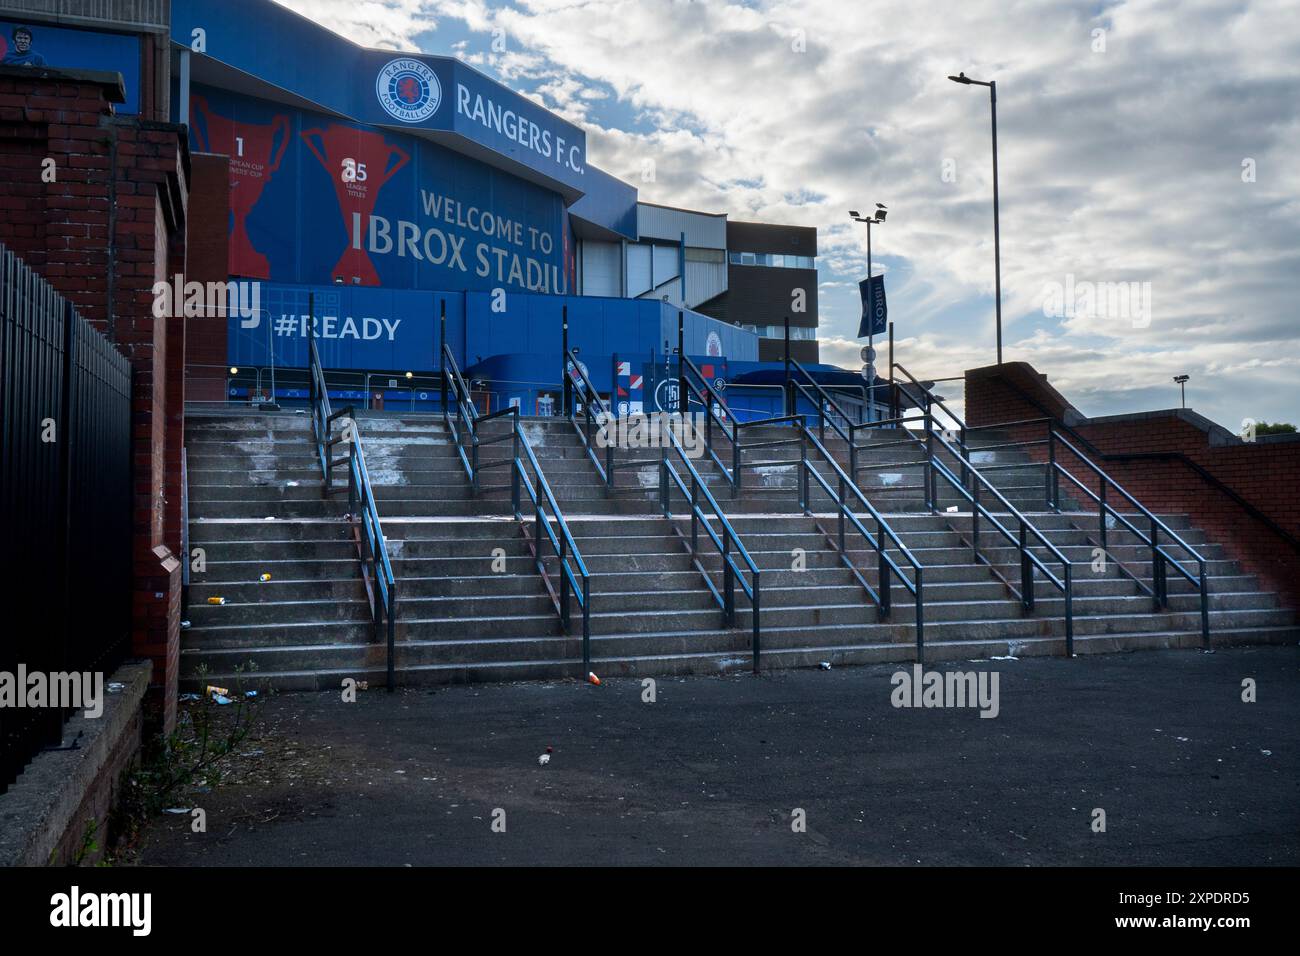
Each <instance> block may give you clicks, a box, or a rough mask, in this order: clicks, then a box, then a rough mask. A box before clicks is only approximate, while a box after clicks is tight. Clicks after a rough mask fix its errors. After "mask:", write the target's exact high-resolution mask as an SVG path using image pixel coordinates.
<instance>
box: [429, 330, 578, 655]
mask: <svg viewBox="0 0 1300 956" xmlns="http://www.w3.org/2000/svg"><path fill="white" fill-rule="evenodd" d="M443 322H444V330H445V316H444V319H443ZM441 365H442V373H443V375H442V377H443V383H444V386H443V387H444V399H443V402H442V409H443V413H442V414H443V421H444V422H445V423H446V426H447V429H448V432H449V433H450V434H451V435H452V436H453V437H454V438H455V441H456V447H457V451H458V453H459V455H460V460H461V463H462V464H463V465H464V466H465V471H466V474H467V475H468V476H469V480H470V487H471V488H472V489H473V494H475V495H477V494H478V492H479V475H480V474H481V472H482V471H483V469H485V468H492V467H495V466H497V465H501V464H506V463H507V462H494V463H488V464H484V463H482V462H480V460H479V449H480V448H481V447H482V446H484V445H491V444H495V443H497V442H502V441H510V442H511V443H512V446H513V447H512V449H511V454H510V458H509V459H508V464H509V466H510V503H511V509H512V511H513V513H514V518H515V520H516V521H517V522H519V528H520V531H521V532H522V533H523V536H524V540H525V541H526V542H527V544H528V547H529V550H530V551H531V552H532V556H533V567H534V568H535V569H536V570H537V573H538V574H539V575H540V576H541V578H542V583H543V585H544V586H545V587H546V591H547V594H548V595H549V596H550V598H551V604H552V605H553V606H554V607H555V611H556V613H557V614H558V615H559V618H560V627H561V629H562V630H563V631H564V632H565V633H566V634H567V633H568V630H569V626H570V622H571V621H572V616H571V611H570V606H569V604H570V602H569V596H570V594H572V595H573V598H574V600H576V601H577V602H578V608H579V610H581V611H582V671H583V676H584V677H586V676H588V675H589V674H590V673H591V573H590V572H589V571H588V570H587V564H586V562H585V561H583V559H582V552H581V550H579V548H578V543H577V541H575V540H574V538H573V533H572V531H570V529H569V523H568V521H567V520H566V519H565V517H564V512H563V511H562V510H561V509H560V504H559V502H558V501H556V500H555V494H554V492H553V491H552V490H551V485H550V482H548V481H547V480H546V474H545V472H543V471H542V466H541V464H540V463H539V462H538V461H537V455H536V454H535V453H534V452H533V446H532V443H531V442H530V441H529V440H528V436H527V435H525V434H524V430H523V427H522V425H521V422H520V418H519V407H518V406H517V405H510V406H507V407H506V408H502V409H500V410H498V411H495V412H491V413H489V414H486V415H480V414H479V413H478V410H477V409H476V408H475V407H474V403H473V401H472V400H471V398H470V393H469V389H468V387H467V386H466V385H465V380H464V379H463V378H462V377H461V374H460V369H459V368H458V367H457V365H456V357H455V356H454V355H453V354H452V352H451V349H450V348H449V347H448V346H447V344H446V336H445V335H444V336H443V345H442V350H441ZM448 388H449V389H450V390H451V391H452V392H453V393H454V394H453V396H452V397H453V399H454V404H455V407H456V417H455V418H454V419H453V417H452V415H451V406H450V404H449V403H448V402H447V401H446V396H445V390H446V389H448ZM498 419H509V422H510V423H509V427H508V430H507V432H506V433H505V434H503V435H495V436H491V437H486V438H485V437H483V436H482V435H480V434H479V429H480V427H481V426H483V425H484V424H486V423H488V422H491V421H495V420H498ZM466 440H468V442H469V454H468V455H467V454H466V453H465V442H466ZM521 455H522V457H521ZM525 461H526V462H527V463H528V466H529V468H531V469H532V475H533V477H532V478H530V477H529V474H528V470H527V469H526V468H525V467H524V462H525ZM534 479H535V481H536V484H535V485H534ZM521 488H522V489H523V490H524V492H526V493H527V495H528V500H529V502H530V503H531V505H532V509H531V510H532V515H533V527H532V534H531V536H530V535H529V528H528V523H527V519H525V517H524V512H523V508H522V498H521V497H520V494H519V492H520V489H521ZM547 509H549V512H550V514H549V516H548V514H547ZM552 521H554V524H555V526H556V527H555V528H553V527H552V526H551V524H552ZM557 528H558V530H559V533H558V534H557V533H556V529H557ZM543 536H545V539H546V541H547V542H548V543H549V544H550V547H551V551H552V552H553V553H554V555H555V559H556V562H557V566H558V578H559V582H558V583H559V588H558V590H557V589H556V587H555V586H554V585H553V584H552V583H551V575H550V572H549V571H547V569H546V555H545V552H544V549H543V545H542V539H543Z"/></svg>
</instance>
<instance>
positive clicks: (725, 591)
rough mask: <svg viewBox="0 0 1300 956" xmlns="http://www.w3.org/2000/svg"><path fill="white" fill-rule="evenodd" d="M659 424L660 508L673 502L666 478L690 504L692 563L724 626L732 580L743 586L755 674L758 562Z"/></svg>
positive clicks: (732, 616)
mask: <svg viewBox="0 0 1300 956" xmlns="http://www.w3.org/2000/svg"><path fill="white" fill-rule="evenodd" d="M683 427H689V425H686V424H685V423H683ZM661 428H663V430H664V431H666V432H667V441H665V440H664V437H663V436H662V435H661V436H660V440H659V449H660V465H659V504H660V507H661V508H662V509H663V513H664V517H665V518H672V502H671V495H670V486H669V482H670V481H671V482H672V484H675V485H676V486H677V489H678V490H679V491H680V492H681V493H682V496H683V497H685V498H686V500H687V502H688V503H689V504H690V510H691V536H690V549H691V562H692V564H693V565H694V566H695V568H696V570H698V571H699V572H700V574H701V575H702V576H703V577H704V583H705V585H707V586H708V589H709V591H710V592H711V593H712V594H713V597H714V600H716V601H717V602H718V605H719V607H721V608H722V618H723V625H724V626H726V627H734V626H735V624H736V593H735V582H736V580H737V579H739V581H740V587H741V590H743V591H744V592H745V596H746V597H748V598H749V602H750V606H751V609H752V616H753V621H752V632H753V639H752V643H751V651H752V655H753V667H754V673H755V674H757V673H758V670H759V657H760V654H761V647H762V628H761V624H760V620H759V618H760V610H761V608H762V590H761V588H760V572H759V569H758V565H757V564H756V563H755V562H754V559H753V558H752V557H750V554H749V551H748V550H747V549H746V548H745V545H744V543H743V542H742V541H741V540H740V536H739V535H738V534H736V529H735V528H733V527H732V526H731V522H730V521H728V520H727V516H726V514H724V513H723V511H722V508H721V507H719V505H718V502H717V499H716V498H714V497H713V494H712V492H710V491H709V487H708V485H707V484H706V483H705V482H704V479H703V478H701V477H700V473H699V471H697V470H696V468H695V465H694V463H692V461H691V459H690V457H689V456H688V455H687V454H686V452H685V450H684V449H683V448H682V446H681V442H679V441H678V440H677V436H676V434H674V433H673V430H672V427H671V426H670V425H669V424H668V423H663V424H662V425H661ZM669 451H672V452H674V453H675V454H676V455H677V457H678V458H679V459H680V460H681V463H682V464H684V465H685V466H686V471H687V473H688V474H689V476H690V486H689V488H688V487H687V484H686V480H685V479H684V478H683V477H682V476H681V473H680V472H679V471H678V469H677V466H676V465H675V464H673V462H672V461H671V460H670V458H669V454H668V453H669ZM701 496H703V500H704V503H705V504H707V505H708V506H709V508H710V509H711V510H712V512H713V514H714V516H715V517H716V518H717V520H718V523H719V524H720V525H721V527H722V534H721V535H719V534H718V533H717V532H716V531H715V530H714V529H713V526H712V525H711V524H710V523H709V520H708V516H707V515H706V514H705V512H704V510H703V509H702V508H701V507H700V499H701ZM701 524H703V525H704V531H705V533H706V534H707V535H708V536H709V540H710V541H712V542H713V544H714V546H715V547H716V548H717V549H718V554H719V555H721V557H722V591H721V593H720V592H719V591H718V589H717V587H715V586H714V584H713V581H712V579H711V578H710V577H709V574H708V571H706V570H705V568H704V565H703V564H702V563H701V561H700V555H699V526H700V525H701ZM675 528H676V526H675V525H674V529H675ZM679 533H680V532H679ZM733 547H734V549H735V553H736V554H739V555H740V557H741V559H742V560H743V561H744V563H745V566H746V567H748V568H749V573H750V575H751V579H752V581H753V583H752V585H751V584H749V583H747V582H746V581H745V576H744V574H743V573H741V570H740V566H739V565H737V564H736V561H735V558H733V557H732V554H731V551H732V548H733Z"/></svg>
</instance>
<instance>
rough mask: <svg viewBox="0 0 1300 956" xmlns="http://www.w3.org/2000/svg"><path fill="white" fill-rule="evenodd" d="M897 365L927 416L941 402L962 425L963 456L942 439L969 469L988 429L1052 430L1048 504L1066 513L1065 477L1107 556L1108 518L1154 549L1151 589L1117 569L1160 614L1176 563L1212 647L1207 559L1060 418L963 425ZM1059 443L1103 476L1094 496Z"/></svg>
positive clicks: (1048, 438) (957, 420)
mask: <svg viewBox="0 0 1300 956" xmlns="http://www.w3.org/2000/svg"><path fill="white" fill-rule="evenodd" d="M893 367H894V368H895V369H897V370H898V371H900V372H902V373H903V375H905V376H906V377H907V379H908V380H909V381H910V382H911V383H912V384H913V385H915V386H916V387H917V388H919V389H920V390H921V393H922V395H923V396H924V397H925V411H926V415H927V418H928V417H929V416H930V412H929V410H928V409H929V405H930V403H931V402H932V401H933V402H934V403H935V404H939V405H940V406H941V407H942V408H943V410H944V411H945V412H946V413H947V414H948V415H949V417H950V418H952V419H953V421H954V422H955V423H957V425H959V426H960V431H961V439H960V445H959V447H960V449H961V452H962V453H961V454H960V455H957V453H956V450H955V449H953V448H952V446H951V445H950V444H949V443H948V442H947V441H946V440H943V439H942V438H941V439H940V440H941V441H943V444H944V445H945V447H946V448H947V450H948V451H949V453H950V454H954V455H955V456H956V457H957V458H958V460H959V461H961V462H963V466H964V467H971V466H970V465H969V462H968V460H967V458H966V453H967V452H968V451H969V448H968V446H967V440H968V438H969V435H970V434H971V433H972V432H976V431H986V430H989V429H991V428H1007V427H1014V426H1018V425H1019V426H1031V425H1032V426H1037V425H1040V424H1041V425H1044V426H1045V428H1046V444H1047V448H1048V451H1047V462H1046V463H1045V465H1046V469H1047V470H1046V472H1045V474H1046V475H1047V478H1046V491H1045V497H1046V499H1047V504H1048V505H1049V506H1050V507H1051V508H1052V509H1053V510H1054V511H1057V512H1059V511H1060V476H1062V475H1064V476H1065V477H1066V478H1067V479H1068V480H1069V481H1071V482H1073V483H1074V485H1076V486H1077V487H1078V488H1079V489H1080V490H1081V491H1083V493H1084V494H1086V495H1087V496H1088V497H1089V498H1091V499H1092V500H1093V501H1094V502H1096V504H1097V506H1098V535H1099V536H1100V539H1101V550H1102V551H1103V552H1104V553H1106V554H1109V549H1108V547H1107V543H1106V531H1107V519H1108V517H1109V518H1113V519H1114V520H1115V521H1116V522H1117V523H1119V524H1122V525H1123V526H1124V527H1125V528H1127V529H1128V530H1129V531H1130V532H1131V533H1132V534H1133V535H1134V536H1135V537H1136V538H1137V539H1138V540H1139V541H1140V542H1142V544H1143V545H1145V546H1147V547H1149V548H1150V549H1151V586H1150V587H1148V586H1147V585H1146V583H1145V582H1144V581H1142V580H1141V579H1140V578H1139V577H1138V576H1137V575H1136V574H1134V573H1132V572H1131V571H1129V570H1128V569H1127V568H1125V567H1124V566H1123V564H1122V563H1120V562H1119V561H1116V566H1117V567H1118V568H1119V570H1120V571H1121V572H1122V573H1124V574H1125V575H1126V576H1127V577H1129V578H1130V579H1131V580H1132V581H1133V582H1134V583H1135V584H1136V585H1137V586H1138V587H1139V588H1140V589H1141V590H1142V591H1144V592H1145V593H1147V594H1149V595H1151V597H1152V600H1153V602H1154V605H1155V608H1156V609H1157V610H1159V609H1162V608H1167V607H1168V606H1169V589H1168V579H1167V575H1166V564H1169V565H1172V566H1173V568H1174V570H1175V571H1177V572H1178V573H1179V574H1180V575H1182V576H1183V577H1184V578H1186V579H1187V581H1188V582H1189V583H1190V584H1192V585H1193V586H1194V587H1195V588H1196V589H1197V591H1198V592H1199V595H1200V615H1201V639H1202V641H1203V642H1204V644H1205V645H1206V646H1208V645H1209V643H1210V610H1209V607H1210V605H1209V582H1208V578H1207V575H1206V561H1205V558H1204V557H1202V556H1201V555H1200V554H1199V553H1198V552H1197V551H1196V550H1195V549H1194V548H1193V547H1192V546H1191V545H1189V544H1188V543H1187V542H1186V541H1184V540H1183V539H1182V538H1181V537H1179V536H1178V535H1177V534H1176V533H1175V532H1174V531H1173V529H1172V528H1170V527H1169V526H1168V525H1167V524H1165V523H1164V522H1163V521H1161V520H1160V519H1159V518H1157V517H1156V515H1155V514H1154V513H1153V512H1152V511H1151V510H1150V509H1148V508H1147V507H1146V506H1145V505H1143V504H1142V503H1141V502H1140V501H1138V500H1137V499H1136V498H1135V497H1133V495H1131V494H1129V493H1128V492H1127V491H1126V490H1125V489H1124V488H1123V487H1122V486H1121V485H1120V484H1119V483H1118V482H1116V481H1115V479H1113V478H1111V477H1110V475H1108V474H1107V473H1106V472H1105V471H1104V470H1103V469H1102V468H1101V467H1099V466H1098V465H1097V464H1096V463H1095V462H1093V461H1092V460H1091V459H1089V458H1088V457H1087V456H1086V455H1084V454H1083V452H1081V451H1080V450H1079V449H1078V448H1076V447H1075V446H1074V445H1073V444H1071V443H1070V442H1069V441H1068V440H1067V439H1066V438H1065V436H1064V435H1062V434H1060V431H1059V429H1058V428H1057V423H1056V420H1055V419H1054V418H1051V417H1047V418H1042V419H1029V420H1025V421H1020V422H1011V423H1003V424H1001V425H996V426H995V425H978V426H970V427H968V426H967V425H966V424H965V422H963V421H962V419H961V418H960V417H958V416H957V415H956V414H955V413H954V412H953V411H952V410H951V409H949V408H948V407H947V406H946V405H943V403H942V402H941V400H939V399H938V398H937V397H934V396H932V395H931V392H930V390H929V389H927V388H925V387H924V386H922V385H921V384H920V383H919V382H918V381H917V380H916V378H915V377H914V376H913V375H912V374H911V373H910V372H908V371H907V369H905V368H903V366H902V365H900V364H898V363H894V366H893ZM909 398H912V400H913V402H914V403H915V399H914V398H913V397H912V396H909ZM927 427H928V429H929V431H930V432H931V433H933V427H932V425H931V426H927ZM1028 443H1029V442H1014V441H1013V442H1005V443H1002V446H1000V447H1011V446H1015V445H1023V444H1028ZM1058 445H1060V446H1062V447H1064V448H1065V449H1066V450H1067V451H1068V452H1070V453H1071V454H1072V455H1074V456H1075V457H1076V458H1077V459H1078V460H1079V461H1080V462H1081V463H1082V464H1083V465H1084V467H1086V468H1087V469H1088V470H1089V471H1091V472H1092V473H1093V475H1094V476H1095V477H1096V478H1097V481H1098V491H1097V492H1093V490H1092V489H1091V488H1089V487H1088V486H1087V484H1086V483H1085V482H1083V481H1082V480H1080V479H1079V478H1078V477H1077V476H1076V475H1075V474H1074V473H1073V472H1071V471H1070V470H1069V469H1067V468H1066V467H1065V466H1064V465H1062V464H1061V462H1060V461H1059V460H1058V459H1057V454H1056V449H1057V446H1058ZM1108 489H1110V490H1113V491H1115V492H1117V493H1118V494H1119V495H1120V497H1121V498H1123V499H1124V500H1125V501H1127V502H1128V503H1129V504H1130V505H1131V506H1132V507H1133V508H1135V509H1136V510H1137V512H1138V513H1139V514H1140V515H1141V516H1142V517H1143V518H1144V519H1146V521H1147V522H1148V523H1149V527H1150V532H1149V533H1144V532H1143V531H1142V530H1141V529H1140V528H1138V526H1137V525H1135V524H1134V523H1133V522H1132V521H1130V520H1129V518H1128V516H1126V515H1124V514H1123V513H1121V512H1120V511H1118V510H1117V509H1115V508H1114V507H1113V506H1111V505H1110V503H1109V502H1108V501H1107V500H1106V499H1107V491H1108ZM1007 507H1010V505H1009V504H1008V505H1007ZM1161 532H1163V533H1164V534H1165V536H1166V537H1167V538H1168V539H1169V541H1170V542H1171V543H1173V544H1175V545H1177V546H1178V547H1180V548H1182V549H1183V551H1184V552H1186V554H1187V555H1189V556H1190V557H1191V558H1192V560H1194V561H1195V562H1196V565H1197V571H1196V573H1193V572H1191V571H1190V570H1189V569H1187V568H1185V567H1184V566H1183V564H1182V562H1180V561H1179V560H1178V559H1177V558H1175V557H1174V555H1173V554H1171V553H1170V552H1169V551H1168V550H1167V549H1166V548H1165V547H1164V545H1162V544H1161V543H1160V533H1161Z"/></svg>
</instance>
